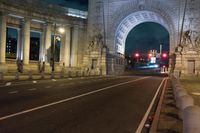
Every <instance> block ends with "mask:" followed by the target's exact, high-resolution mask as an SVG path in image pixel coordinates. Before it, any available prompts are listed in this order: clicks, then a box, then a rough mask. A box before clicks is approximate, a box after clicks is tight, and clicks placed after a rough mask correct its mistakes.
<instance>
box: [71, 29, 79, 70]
mask: <svg viewBox="0 0 200 133" xmlns="http://www.w3.org/2000/svg"><path fill="white" fill-rule="evenodd" d="M78 30H79V29H78V27H74V29H73V34H72V57H71V58H72V60H71V63H72V64H71V65H72V67H77V61H78Z"/></svg>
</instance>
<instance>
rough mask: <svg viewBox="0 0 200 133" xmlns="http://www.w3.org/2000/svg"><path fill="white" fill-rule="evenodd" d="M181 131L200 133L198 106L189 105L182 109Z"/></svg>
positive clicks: (199, 110)
mask: <svg viewBox="0 0 200 133" xmlns="http://www.w3.org/2000/svg"><path fill="white" fill-rule="evenodd" d="M183 133H200V107H198V106H189V107H187V108H185V109H184V111H183Z"/></svg>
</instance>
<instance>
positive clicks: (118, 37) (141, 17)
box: [114, 11, 174, 55]
mask: <svg viewBox="0 0 200 133" xmlns="http://www.w3.org/2000/svg"><path fill="white" fill-rule="evenodd" d="M145 22H154V23H157V24H160V25H161V26H163V27H164V28H165V29H166V30H167V31H168V32H169V34H170V46H171V45H172V42H173V40H174V38H173V36H172V35H173V31H172V30H171V29H170V26H169V24H168V23H166V20H165V19H164V18H163V17H162V16H160V15H159V14H158V13H155V12H151V11H137V12H134V13H132V14H130V15H128V16H127V17H126V18H124V19H123V20H122V22H121V23H120V24H119V26H118V28H117V30H116V32H115V41H114V45H115V50H116V51H115V52H116V53H119V54H122V55H124V54H125V43H126V38H127V36H128V34H129V32H130V31H131V30H132V29H133V28H134V27H136V26H137V25H139V24H142V23H145Z"/></svg>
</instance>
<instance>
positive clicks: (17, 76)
mask: <svg viewBox="0 0 200 133" xmlns="http://www.w3.org/2000/svg"><path fill="white" fill-rule="evenodd" d="M15 80H19V72H16V75H15Z"/></svg>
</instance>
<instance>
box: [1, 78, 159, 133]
mask: <svg viewBox="0 0 200 133" xmlns="http://www.w3.org/2000/svg"><path fill="white" fill-rule="evenodd" d="M162 80H163V77H156V76H154V77H153V76H143V77H142V76H120V77H92V78H77V79H63V80H57V81H55V80H52V81H51V80H45V81H38V82H34V83H33V82H30V81H27V82H19V83H14V84H10V83H8V84H7V85H6V86H5V85H1V86H0V133H134V132H135V131H136V129H137V128H138V126H139V124H140V122H141V120H142V119H143V117H144V114H145V113H146V111H147V109H148V107H149V105H150V103H151V101H152V99H153V97H154V95H155V93H156V91H157V89H158V88H159V85H160V84H161V81H162Z"/></svg>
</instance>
